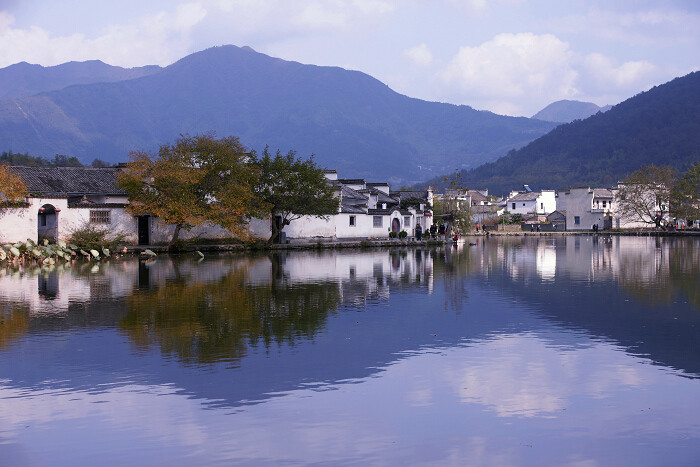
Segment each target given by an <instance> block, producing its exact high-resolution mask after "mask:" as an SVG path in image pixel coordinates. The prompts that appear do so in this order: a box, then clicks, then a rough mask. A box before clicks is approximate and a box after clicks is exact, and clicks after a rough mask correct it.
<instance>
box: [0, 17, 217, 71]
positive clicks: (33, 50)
mask: <svg viewBox="0 0 700 467" xmlns="http://www.w3.org/2000/svg"><path fill="white" fill-rule="evenodd" d="M206 15H207V11H206V10H205V9H204V8H203V7H202V6H201V4H199V3H185V4H181V5H179V6H177V7H176V8H175V9H174V10H172V11H161V12H159V13H157V14H155V15H149V16H143V17H140V18H137V19H135V20H134V21H133V22H132V23H129V24H117V25H111V26H108V27H106V28H104V29H103V30H102V31H101V33H100V34H99V35H97V36H96V37H93V38H89V37H86V36H85V35H83V34H72V35H70V36H53V35H52V34H51V33H50V32H49V31H47V30H45V29H42V28H39V27H29V28H26V29H21V28H14V27H13V25H14V17H12V15H10V14H8V13H5V12H0V43H2V44H3V48H2V50H1V52H0V66H7V65H11V64H13V63H17V62H20V61H28V62H32V63H39V64H42V65H46V66H49V65H56V64H59V63H64V62H67V61H70V60H90V59H100V60H103V61H105V62H107V63H110V64H113V65H122V66H135V65H146V64H160V65H167V64H170V63H172V62H173V61H174V60H176V59H179V58H181V57H182V56H184V55H186V54H187V53H188V52H189V50H188V48H189V45H190V42H191V40H190V35H191V32H192V29H193V28H194V27H196V26H197V25H198V24H200V23H201V22H202V21H203V20H204V18H205V17H206Z"/></svg>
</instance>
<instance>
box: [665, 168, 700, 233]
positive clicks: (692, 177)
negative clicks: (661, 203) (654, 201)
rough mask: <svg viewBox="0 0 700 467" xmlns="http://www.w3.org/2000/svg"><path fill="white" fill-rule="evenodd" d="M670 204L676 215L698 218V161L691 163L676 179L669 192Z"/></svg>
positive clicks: (699, 187) (699, 212) (699, 214)
mask: <svg viewBox="0 0 700 467" xmlns="http://www.w3.org/2000/svg"><path fill="white" fill-rule="evenodd" d="M671 199H672V202H671V205H672V209H673V214H674V215H675V216H676V217H679V218H683V219H687V220H698V219H700V161H698V162H696V163H695V164H693V165H692V166H691V167H690V169H688V171H687V172H685V173H684V174H683V176H682V177H681V178H680V180H678V183H677V184H676V186H675V188H674V190H673V192H672V193H671Z"/></svg>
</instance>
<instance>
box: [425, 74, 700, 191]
mask: <svg viewBox="0 0 700 467" xmlns="http://www.w3.org/2000/svg"><path fill="white" fill-rule="evenodd" d="M698 160H700V72H695V73H691V74H689V75H686V76H683V77H681V78H676V79H674V80H673V81H670V82H668V83H666V84H662V85H660V86H656V87H654V88H652V89H650V90H649V91H647V92H643V93H641V94H638V95H636V96H634V97H632V98H630V99H628V100H626V101H624V102H622V103H620V104H618V105H616V106H614V107H613V108H612V109H610V110H609V111H607V112H605V113H599V114H596V115H594V116H592V117H590V118H588V119H586V120H580V121H575V122H573V123H569V124H564V125H561V126H559V127H557V128H555V129H554V130H552V131H551V132H550V133H548V134H547V135H545V136H542V137H540V138H538V139H536V140H534V141H532V142H531V143H530V144H528V145H527V146H525V147H523V148H521V149H520V150H514V151H510V152H509V153H508V155H506V156H505V157H502V158H500V159H498V160H497V161H495V162H493V163H488V164H485V165H483V166H481V167H478V168H476V169H473V170H469V171H464V172H462V184H464V185H466V186H468V187H470V188H481V187H486V188H489V190H490V191H491V192H492V193H494V194H496V193H501V194H502V193H506V192H507V191H508V190H511V189H513V188H518V187H521V186H522V185H523V184H529V185H530V187H532V188H537V189H541V188H555V189H561V188H568V187H570V186H575V185H597V186H610V185H612V184H614V183H616V182H617V181H618V180H619V179H621V178H623V177H625V176H626V175H628V174H629V173H631V172H633V171H634V170H636V169H638V168H640V167H642V166H645V165H648V164H656V165H671V166H673V167H675V168H677V169H680V170H685V169H687V168H688V167H689V166H690V164H692V163H693V162H695V161H698ZM440 180H441V178H435V179H433V180H432V181H431V182H429V183H433V184H438V185H439V183H440Z"/></svg>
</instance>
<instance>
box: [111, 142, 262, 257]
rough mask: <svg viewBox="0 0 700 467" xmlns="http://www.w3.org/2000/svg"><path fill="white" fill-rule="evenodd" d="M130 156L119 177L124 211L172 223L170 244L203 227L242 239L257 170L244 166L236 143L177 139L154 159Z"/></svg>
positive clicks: (244, 152) (247, 158) (246, 162)
mask: <svg viewBox="0 0 700 467" xmlns="http://www.w3.org/2000/svg"><path fill="white" fill-rule="evenodd" d="M130 156H131V160H130V162H129V163H128V164H127V167H126V169H125V170H124V171H122V172H121V173H120V174H119V178H118V185H119V186H120V187H121V188H123V189H124V190H126V192H127V194H128V195H129V198H130V200H131V202H130V203H129V205H128V207H127V209H128V210H129V212H131V213H132V214H134V215H144V214H153V215H155V216H157V217H158V218H159V219H160V220H161V221H162V222H163V223H166V224H175V231H174V232H173V237H172V243H174V242H175V241H176V240H177V238H178V235H179V233H180V230H181V229H186V230H188V229H191V228H192V227H194V226H197V225H201V224H203V223H205V222H210V223H212V224H216V225H220V226H222V227H224V228H226V229H228V230H229V231H230V232H231V233H232V234H233V235H235V236H238V237H245V236H246V234H247V232H246V230H245V228H244V227H245V225H246V224H247V219H248V218H249V217H250V216H252V215H254V214H255V212H253V207H254V206H256V203H254V202H253V187H254V186H255V184H256V183H257V181H258V173H259V169H258V168H257V167H256V166H255V165H254V164H251V163H249V162H250V154H249V152H248V151H247V150H246V148H245V147H243V145H242V144H241V143H240V141H239V140H238V138H236V137H232V136H231V137H226V138H221V139H216V138H215V137H214V135H213V134H203V135H197V136H189V135H181V136H180V138H178V139H177V140H176V141H175V143H174V144H172V145H171V144H164V145H162V146H161V147H160V149H159V150H158V153H157V154H150V153H147V152H141V151H134V152H132V153H131V154H130Z"/></svg>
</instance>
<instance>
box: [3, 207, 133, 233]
mask: <svg viewBox="0 0 700 467" xmlns="http://www.w3.org/2000/svg"><path fill="white" fill-rule="evenodd" d="M28 201H29V207H28V208H18V209H5V210H3V211H2V212H1V213H0V242H4V243H14V242H17V241H25V240H27V239H30V240H32V241H35V242H36V241H37V238H38V227H39V209H40V208H41V207H42V206H44V205H47V204H50V205H52V206H54V208H56V209H57V210H60V211H58V212H57V213H56V217H57V220H58V238H59V239H60V240H66V239H67V238H68V237H70V235H71V234H72V233H73V231H74V230H76V229H78V228H80V227H82V226H84V225H85V224H86V223H87V222H89V220H90V211H91V210H93V209H94V210H100V211H103V210H105V211H110V223H109V224H95V225H97V226H100V227H105V228H107V229H109V230H110V231H111V232H114V233H125V234H128V235H129V237H128V241H133V242H135V241H136V230H135V221H134V218H133V216H131V215H130V214H128V213H127V212H126V211H125V210H124V208H114V207H111V208H100V207H90V208H87V207H86V208H82V207H81V208H69V207H68V200H67V199H65V198H58V199H56V198H29V199H28ZM110 202H113V201H110Z"/></svg>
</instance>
